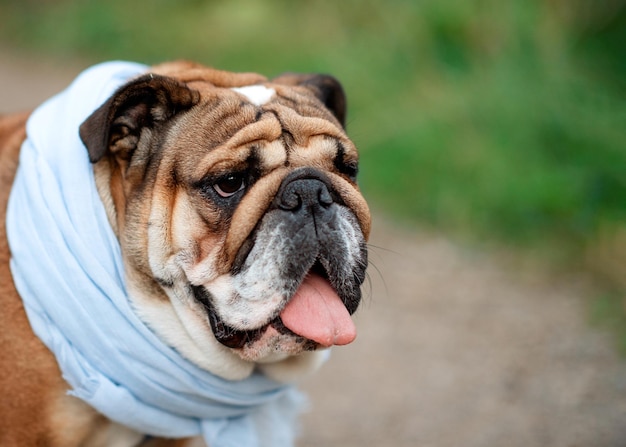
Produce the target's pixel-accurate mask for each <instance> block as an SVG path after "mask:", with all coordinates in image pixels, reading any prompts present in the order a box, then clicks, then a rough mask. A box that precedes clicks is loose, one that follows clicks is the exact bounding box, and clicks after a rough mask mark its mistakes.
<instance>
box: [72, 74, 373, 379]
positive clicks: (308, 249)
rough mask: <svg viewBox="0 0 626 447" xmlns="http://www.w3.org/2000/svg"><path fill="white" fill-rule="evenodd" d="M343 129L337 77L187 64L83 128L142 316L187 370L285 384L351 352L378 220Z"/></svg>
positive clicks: (135, 85)
mask: <svg viewBox="0 0 626 447" xmlns="http://www.w3.org/2000/svg"><path fill="white" fill-rule="evenodd" d="M344 120H345V97H344V93H343V90H342V88H341V86H340V84H339V83H338V82H337V81H336V80H335V79H334V78H332V77H329V76H323V75H295V74H287V75H283V76H280V77H278V78H275V79H273V80H271V81H268V80H267V79H266V78H264V77H262V76H260V75H256V74H250V73H239V74H236V73H229V72H223V71H218V70H213V69H210V68H206V67H202V66H200V65H197V64H192V63H185V62H177V63H170V64H164V65H160V66H156V67H153V69H152V70H150V72H149V73H148V74H145V75H143V76H141V77H139V78H137V79H134V80H131V81H130V82H129V83H128V84H126V85H125V86H123V87H121V88H120V89H119V90H118V91H117V92H116V93H115V94H114V95H113V96H112V97H111V98H109V99H108V100H107V101H106V102H105V103H104V104H103V105H102V106H101V107H100V108H99V109H98V110H96V111H95V112H94V113H93V114H92V115H91V116H90V117H89V118H88V119H87V120H86V121H85V122H84V123H83V124H82V126H81V128H80V135H81V139H82V140H83V142H84V143H85V146H86V147H87V150H88V153H89V157H90V160H91V161H92V162H93V163H94V172H95V177H96V183H97V187H98V191H99V194H100V196H101V197H102V200H103V203H104V205H105V208H106V209H107V215H108V217H109V221H110V223H111V225H112V227H113V229H114V231H115V233H116V235H117V236H118V238H119V241H120V246H121V248H122V255H123V258H124V262H125V270H126V277H127V286H128V290H129V295H130V299H131V301H132V304H133V306H134V308H135V310H136V312H137V313H138V315H139V316H140V317H141V318H142V319H143V320H144V321H145V322H146V324H148V325H149V326H150V327H151V328H152V329H153V330H154V331H155V332H156V333H157V334H158V335H159V336H160V337H161V338H162V339H163V340H164V341H165V342H166V343H168V344H170V345H171V346H173V347H174V348H176V349H177V350H178V351H179V352H181V353H182V354H183V355H184V356H185V357H187V358H188V359H190V360H191V361H193V362H195V363H196V364H198V365H200V366H201V367H204V368H206V369H209V370H211V371H212V372H214V373H215V374H217V375H220V376H222V377H225V378H228V379H238V378H243V377H245V376H247V375H248V374H250V372H251V371H252V370H253V369H254V367H255V366H256V365H259V366H260V367H261V368H262V369H264V370H265V372H266V373H268V374H269V375H272V376H274V377H276V378H279V379H289V378H291V377H292V376H293V375H294V374H299V373H301V372H303V371H305V370H308V369H313V368H314V367H315V366H316V365H317V364H318V363H320V358H321V357H320V354H319V351H320V349H319V348H324V347H328V346H332V345H336V344H346V343H349V342H350V341H352V340H353V339H354V337H355V329H354V326H353V324H352V320H351V318H350V315H351V314H352V313H353V312H354V311H355V310H356V309H357V307H358V305H359V302H360V299H361V292H360V286H361V284H362V282H363V280H364V277H365V268H366V265H367V251H366V245H365V241H366V239H367V236H368V233H369V229H370V216H369V211H368V207H367V205H366V202H365V201H364V199H363V197H362V196H361V194H360V192H359V190H358V187H357V185H356V173H357V166H358V164H357V163H358V154H357V150H356V148H355V146H354V144H353V143H352V141H351V140H350V139H349V138H348V137H347V135H346V133H345V131H344Z"/></svg>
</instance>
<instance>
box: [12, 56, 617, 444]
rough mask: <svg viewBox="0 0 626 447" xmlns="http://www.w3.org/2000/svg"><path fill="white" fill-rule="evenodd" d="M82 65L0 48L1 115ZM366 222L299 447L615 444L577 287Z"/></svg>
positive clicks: (598, 343)
mask: <svg viewBox="0 0 626 447" xmlns="http://www.w3.org/2000/svg"><path fill="white" fill-rule="evenodd" d="M81 68H83V67H82V66H80V65H78V64H76V65H73V66H70V67H68V66H67V64H63V65H56V64H54V63H53V62H51V61H46V62H37V63H35V62H33V61H31V60H27V59H25V58H23V57H19V56H16V55H15V54H12V53H9V52H7V51H2V50H0V112H8V111H16V110H20V109H23V108H27V107H32V106H34V105H36V104H37V103H38V102H40V101H41V100H43V99H44V98H46V97H47V96H48V95H50V94H52V93H54V92H56V91H58V90H59V89H61V88H62V87H63V86H64V85H65V84H66V83H67V82H69V81H70V80H71V79H72V77H73V76H74V75H75V74H76V73H77V72H78V70H79V69H81ZM374 222H375V226H374V233H373V236H372V240H371V244H372V247H373V248H372V252H371V261H372V263H373V265H374V266H375V267H376V269H378V271H377V270H376V269H373V268H372V269H370V276H371V280H372V283H371V288H368V289H367V290H366V295H367V296H368V298H366V300H365V305H364V306H363V307H362V308H361V310H360V311H359V312H358V315H357V324H358V327H359V336H358V339H357V341H356V342H355V343H354V344H352V345H350V346H348V347H345V348H341V349H335V351H334V353H333V356H332V358H331V360H330V362H329V363H328V364H327V365H326V366H325V367H324V369H323V370H322V371H321V373H319V374H317V375H316V376H315V377H313V378H311V379H309V380H307V381H306V382H305V383H304V386H303V388H305V389H306V390H307V391H308V392H309V394H310V397H311V407H312V408H311V412H309V413H308V414H307V415H305V417H304V421H303V425H304V427H303V439H302V441H301V443H300V446H301V447H319V446H342V447H352V446H354V447H357V446H359V447H363V446H383V447H386V446H406V447H429V446H432V447H459V446H463V447H487V446H489V447H500V446H506V447H517V446H519V447H538V446H546V447H561V446H562V447H585V446H590V447H609V446H615V447H617V446H626V362H624V361H623V360H620V359H619V358H618V357H617V355H616V354H615V352H614V350H613V348H612V346H611V342H610V340H609V338H608V337H607V336H606V334H602V333H600V332H598V331H595V330H593V329H591V328H590V327H589V326H588V324H587V322H586V311H585V304H584V297H585V296H586V294H587V293H588V290H587V289H586V287H585V284H584V283H583V282H582V281H578V280H577V279H576V278H569V279H568V280H564V279H559V280H555V279H550V278H545V277H541V276H540V275H539V274H537V272H535V273H532V272H526V273H525V274H524V275H521V274H519V273H517V272H516V271H514V270H513V269H510V268H507V267H506V266H504V265H503V263H501V262H500V261H499V260H498V259H497V258H494V257H492V256H488V255H484V254H480V253H470V252H467V251H465V250H463V249H461V248H459V247H457V246H455V245H453V244H451V243H450V242H448V241H446V240H445V239H437V238H433V237H429V236H428V235H424V234H421V233H416V232H413V231H407V230H403V229H400V228H399V227H397V226H395V225H393V224H391V223H390V222H389V221H386V220H385V219H383V218H381V217H377V218H376V219H375V221H374Z"/></svg>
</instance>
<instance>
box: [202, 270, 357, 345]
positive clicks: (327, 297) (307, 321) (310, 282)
mask: <svg viewBox="0 0 626 447" xmlns="http://www.w3.org/2000/svg"><path fill="white" fill-rule="evenodd" d="M192 288H193V290H194V295H195V296H196V299H197V300H198V301H199V302H200V303H202V304H203V305H204V307H205V308H206V310H207V314H208V318H209V322H210V325H211V329H212V331H213V334H214V336H215V338H216V339H217V341H219V342H220V343H221V344H223V345H224V346H227V347H229V348H232V349H242V348H244V347H245V346H246V345H249V344H252V343H254V342H255V341H257V340H259V339H260V338H261V337H262V336H263V334H264V333H265V332H266V331H267V330H268V328H269V327H273V328H274V329H275V330H276V331H277V332H278V333H280V334H282V335H289V336H292V337H294V339H295V342H296V343H299V344H301V346H302V349H303V350H305V351H306V350H309V351H311V350H315V349H317V348H318V347H320V346H321V347H330V346H333V345H346V344H349V343H351V342H352V341H353V340H354V339H355V338H356V327H355V325H354V322H353V321H352V318H351V316H350V314H351V312H350V311H349V310H348V308H347V307H346V305H345V304H344V302H343V300H342V299H341V297H340V296H339V294H338V293H337V291H336V290H335V288H334V287H333V286H332V284H331V281H330V280H329V278H328V276H327V275H326V273H325V271H324V269H323V268H322V267H321V265H320V264H319V263H316V264H315V265H314V266H313V268H312V269H311V270H310V271H309V272H308V273H307V274H306V275H305V276H304V278H303V279H302V281H301V283H300V285H299V287H298V288H297V290H296V291H295V293H294V294H293V296H292V297H291V298H290V299H289V300H288V301H287V304H286V305H285V306H284V308H283V309H282V310H281V311H280V313H279V314H278V315H277V316H276V317H275V318H273V319H272V320H271V321H270V322H269V323H267V324H265V325H263V326H261V327H259V328H256V329H252V330H239V329H236V328H233V327H231V326H229V325H227V324H226V323H225V322H224V321H223V320H222V319H221V318H220V316H219V315H218V313H217V312H216V311H215V309H214V307H213V305H212V304H211V300H210V299H209V296H208V295H209V294H208V292H207V291H206V290H205V289H204V288H203V287H196V286H192Z"/></svg>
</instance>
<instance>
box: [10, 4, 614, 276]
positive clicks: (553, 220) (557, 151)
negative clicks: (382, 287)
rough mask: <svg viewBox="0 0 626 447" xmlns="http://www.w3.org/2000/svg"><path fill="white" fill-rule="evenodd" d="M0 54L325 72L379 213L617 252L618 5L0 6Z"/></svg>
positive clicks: (522, 241)
mask: <svg viewBox="0 0 626 447" xmlns="http://www.w3.org/2000/svg"><path fill="white" fill-rule="evenodd" d="M0 38H1V39H2V40H3V41H4V42H7V43H11V44H13V45H19V46H22V47H30V48H35V49H38V50H43V51H46V52H48V53H51V54H55V55H57V56H59V57H80V58H82V59H87V60H90V61H97V60H102V59H112V58H116V59H132V60H138V61H143V62H148V63H152V62H160V61H162V60H166V59H173V58H189V59H195V60H198V61H201V62H204V63H207V64H209V65H213V66H216V67H219V68H223V69H229V70H241V71H258V72H261V73H264V74H266V75H270V76H271V75H275V74H278V73H279V72H281V71H312V72H329V73H332V74H334V75H335V76H337V77H338V78H339V79H340V80H341V81H342V82H343V84H344V86H345V87H346V90H347V92H348V99H349V104H350V114H349V122H348V130H349V133H350V134H351V136H352V137H353V139H354V140H355V141H356V143H357V144H358V145H359V147H360V148H361V154H362V155H361V160H362V162H361V177H360V181H361V185H362V188H363V189H364V191H365V193H366V195H367V196H368V197H369V198H370V199H371V200H372V201H373V202H374V203H375V204H377V206H378V207H379V208H384V209H386V210H388V211H390V212H392V213H395V215H397V216H400V217H402V218H404V219H407V220H409V221H417V222H420V223H421V224H422V225H430V226H432V227H434V228H438V229H442V230H443V231H446V232H449V233H450V234H462V235H463V236H466V237H471V238H472V239H474V240H478V241H496V242H500V243H501V242H504V243H507V244H517V245H518V246H520V247H525V248H529V249H531V250H539V251H540V252H541V253H542V254H544V253H549V254H550V255H554V254H557V256H558V257H559V258H560V260H567V261H568V262H578V261H582V260H588V259H589V255H588V254H589V253H590V251H589V247H590V246H594V247H596V246H602V247H604V246H608V247H609V253H608V254H607V253H606V252H604V251H603V252H602V253H601V254H599V255H597V256H596V255H594V258H593V260H592V262H591V265H595V264H598V263H605V262H608V263H609V264H610V263H612V262H613V261H612V259H613V258H612V257H611V250H618V251H622V252H624V251H626V245H624V243H622V246H621V247H618V248H617V249H616V248H615V244H614V243H613V236H612V234H613V233H615V234H618V233H619V234H623V231H624V226H625V225H626V224H625V222H626V132H625V129H626V106H625V104H626V103H625V101H626V51H625V50H626V1H625V0H517V1H508V2H503V1H499V0H474V1H468V0H419V1H418V0H387V1H384V2H383V1H375V0H340V1H333V0H311V1H307V2H296V1H289V0H268V1H254V0H233V1H201V0H183V1H177V2H173V1H167V0H152V1H145V2H138V1H132V0H131V1H128V0H109V1H107V2H101V1H95V0H91V1H90V0H83V1H64V0H47V1H37V0H24V1H21V2H17V1H9V0H0ZM600 235H601V237H602V241H603V242H602V244H598V243H597V241H598V238H599V237H600ZM607 237H608V242H606V238H607ZM619 240H622V239H619ZM615 241H618V239H617V238H615ZM596 251H597V250H595V251H591V252H593V253H595V252H596ZM607 259H608V261H607ZM597 260H602V261H601V262H600V261H598V262H596V261H597ZM621 267H623V266H621ZM599 270H603V269H602V268H599ZM613 270H615V265H611V268H609V269H607V271H613ZM617 270H618V272H621V273H623V274H624V275H623V276H626V273H624V272H625V270H624V269H620V268H618V269H617ZM618 276H619V273H618Z"/></svg>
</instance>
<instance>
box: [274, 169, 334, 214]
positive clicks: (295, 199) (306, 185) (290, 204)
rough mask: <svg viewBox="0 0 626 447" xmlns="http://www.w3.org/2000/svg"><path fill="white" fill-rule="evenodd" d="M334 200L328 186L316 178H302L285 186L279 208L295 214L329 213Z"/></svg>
mask: <svg viewBox="0 0 626 447" xmlns="http://www.w3.org/2000/svg"><path fill="white" fill-rule="evenodd" d="M332 204H333V198H332V196H331V194H330V192H329V191H328V187H327V186H326V184H325V183H324V182H323V181H322V180H319V179H316V178H300V179H296V180H292V181H290V182H288V183H286V184H283V187H282V191H280V192H279V196H278V203H277V205H278V207H279V208H280V209H282V210H285V211H292V212H294V213H311V214H314V215H320V216H321V215H324V214H326V213H327V211H328V209H329V208H330V205H332Z"/></svg>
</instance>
